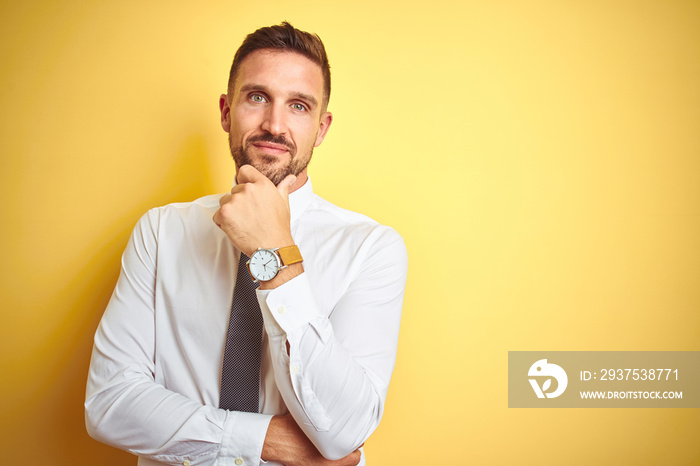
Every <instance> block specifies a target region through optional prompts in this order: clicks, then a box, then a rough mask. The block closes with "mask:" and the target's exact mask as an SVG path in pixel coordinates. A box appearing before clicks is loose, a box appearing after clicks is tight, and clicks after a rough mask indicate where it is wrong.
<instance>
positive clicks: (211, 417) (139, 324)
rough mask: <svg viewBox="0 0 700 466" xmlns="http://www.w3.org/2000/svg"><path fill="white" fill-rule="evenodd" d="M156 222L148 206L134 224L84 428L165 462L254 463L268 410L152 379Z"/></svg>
mask: <svg viewBox="0 0 700 466" xmlns="http://www.w3.org/2000/svg"><path fill="white" fill-rule="evenodd" d="M157 222H158V216H157V213H155V212H154V211H151V212H149V213H148V214H146V215H144V216H143V217H142V218H141V219H140V220H139V222H138V224H137V225H136V228H135V229H134V231H133V233H132V235H131V238H130V239H129V243H128V245H127V247H126V250H125V252H124V255H123V257H122V269H121V273H120V276H119V279H118V281H117V285H116V288H115V290H114V293H113V295H112V298H111V299H110V302H109V305H108V306H107V309H106V311H105V313H104V315H103V317H102V320H101V321H100V325H99V327H98V329H97V332H96V334H95V342H94V346H93V352H92V359H91V362H90V369H89V375H88V382H87V390H86V401H85V419H86V427H87V430H88V433H89V434H90V435H91V436H92V437H93V438H95V439H96V440H99V441H101V442H103V443H106V444H108V445H111V446H114V447H117V448H120V449H123V450H126V451H128V452H130V453H133V454H136V455H138V456H143V457H147V458H150V459H153V460H155V461H158V462H162V463H164V464H172V465H176V464H177V465H182V464H190V465H192V466H194V465H213V464H220V465H223V464H226V465H228V464H231V465H233V464H248V465H250V464H254V465H258V464H260V461H261V460H260V454H261V451H262V445H263V441H264V439H265V435H266V432H267V427H268V425H269V422H270V419H271V416H269V415H264V414H253V413H241V412H229V411H226V410H223V409H219V408H218V407H214V406H209V405H205V404H202V403H200V402H198V401H195V400H192V399H189V398H187V397H185V396H183V395H181V394H179V393H176V392H174V391H171V390H168V389H166V388H165V387H164V386H162V385H160V384H158V383H156V382H155V363H154V361H155V317H154V316H155V312H154V307H155V306H154V296H155V290H154V288H155V281H156V280H155V277H156V251H157V243H158V240H157V231H158V229H157ZM239 460H242V461H243V463H240V461H239Z"/></svg>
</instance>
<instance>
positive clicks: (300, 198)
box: [289, 177, 314, 223]
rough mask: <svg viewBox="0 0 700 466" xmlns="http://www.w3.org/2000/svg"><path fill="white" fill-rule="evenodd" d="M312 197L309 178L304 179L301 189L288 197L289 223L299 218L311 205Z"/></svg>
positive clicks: (312, 191) (312, 189)
mask: <svg viewBox="0 0 700 466" xmlns="http://www.w3.org/2000/svg"><path fill="white" fill-rule="evenodd" d="M313 197H314V188H313V186H312V185H311V177H308V178H307V179H306V183H304V184H303V185H302V186H301V188H299V189H297V190H296V191H294V192H293V193H291V194H290V195H289V212H290V215H291V219H290V220H291V223H294V222H296V220H297V219H298V218H299V217H301V214H303V213H304V211H305V210H306V208H307V207H309V205H310V204H311V200H312V199H313Z"/></svg>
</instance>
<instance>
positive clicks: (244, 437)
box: [217, 411, 272, 466]
mask: <svg viewBox="0 0 700 466" xmlns="http://www.w3.org/2000/svg"><path fill="white" fill-rule="evenodd" d="M271 419H272V415H270V414H258V413H244V412H241V411H228V412H227V416H226V423H225V425H224V438H223V439H222V441H221V448H220V449H219V458H218V460H217V464H219V465H221V466H242V465H245V466H257V465H259V464H260V462H261V459H260V455H262V448H263V443H265V436H266V435H267V428H268V426H269V425H270V420H271Z"/></svg>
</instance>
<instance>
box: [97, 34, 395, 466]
mask: <svg viewBox="0 0 700 466" xmlns="http://www.w3.org/2000/svg"><path fill="white" fill-rule="evenodd" d="M329 97H330V69H329V65H328V59H327V57H326V53H325V49H324V47H323V43H322V42H321V40H320V39H319V38H318V36H315V35H311V34H309V33H306V32H302V31H299V30H297V29H295V28H293V27H292V26H291V25H290V24H288V23H283V24H281V25H279V26H272V27H268V28H262V29H259V30H257V31H256V32H254V33H253V34H250V35H249V36H248V37H247V38H246V39H245V41H244V42H243V44H242V45H241V47H240V48H239V50H238V51H237V53H236V56H235V58H234V62H233V65H232V67H231V74H230V78H229V85H228V90H227V94H224V95H222V96H221V98H220V102H219V105H220V110H221V124H222V126H223V128H224V130H225V131H226V132H227V133H228V137H229V145H230V147H231V153H232V155H233V158H234V161H235V165H236V183H235V185H234V186H233V189H232V190H231V192H230V193H228V194H226V195H224V196H221V195H215V196H207V197H204V198H201V199H199V200H197V201H194V202H191V203H179V204H171V205H168V206H165V207H161V208H157V209H152V210H151V211H149V212H148V213H147V214H146V215H144V216H143V217H142V218H141V219H140V220H139V222H138V224H137V225H136V228H135V229H134V232H133V234H132V236H131V238H130V240H129V244H128V246H127V248H126V250H125V252H124V256H123V260H122V271H121V274H120V277H119V280H118V282H117V285H116V288H115V291H114V294H113V296H112V299H111V300H110V303H109V305H108V307H107V310H106V311H105V314H104V316H103V318H102V321H101V322H100V326H99V328H98V330H97V333H96V335H95V345H94V349H93V355H92V361H91V365H90V373H89V377H88V386H87V395H86V402H85V408H86V424H87V427H88V432H89V433H90V435H91V436H93V437H94V438H96V439H98V440H100V441H102V442H105V443H107V444H110V445H113V446H116V447H118V448H122V449H125V450H127V451H130V452H132V453H134V454H136V455H138V456H139V465H154V464H163V463H164V464H173V465H175V464H181V465H229V464H235V465H243V464H246V465H258V464H260V463H261V462H263V461H267V462H268V464H286V465H305V466H306V465H346V464H347V465H354V464H364V453H363V452H362V449H361V446H362V445H363V443H364V442H365V440H366V439H367V438H368V437H369V436H370V434H371V433H372V432H373V431H374V429H375V428H376V427H377V425H378V423H379V420H380V419H381V415H382V412H383V407H384V401H385V398H386V393H387V389H388V384H389V379H390V377H391V373H392V371H393V366H394V362H395V357H396V346H397V342H398V329H399V320H400V314H401V306H402V301H403V292H404V287H405V280H406V269H407V262H406V252H405V246H404V244H403V240H402V239H401V237H400V236H399V235H398V234H397V233H396V232H395V231H394V230H392V229H391V228H388V227H385V226H382V225H379V224H377V223H376V222H374V221H372V220H371V219H369V218H367V217H365V216H362V215H359V214H355V213H352V212H349V211H346V210H343V209H340V208H338V207H335V206H333V205H332V204H330V203H328V202H326V201H324V200H323V199H321V198H319V197H318V196H316V195H315V194H314V193H313V189H312V186H311V181H310V179H309V178H308V174H307V165H308V163H309V160H310V159H311V154H312V152H313V148H314V147H316V146H318V145H320V144H321V142H322V141H323V139H324V137H325V136H326V134H327V132H328V129H329V127H330V125H331V122H332V115H331V113H329V112H328V111H327V105H328V99H329ZM212 219H213V221H212ZM277 248H279V249H277ZM248 258H250V259H248ZM246 264H247V270H246ZM251 276H253V277H255V278H256V279H257V280H258V281H259V282H260V286H259V288H258V289H257V290H254V289H253V288H252V286H253V283H254V282H253V280H252V278H251ZM245 290H248V291H245ZM245 293H248V295H247V296H248V298H246V297H245V296H246V294H245ZM256 320H257V321H259V322H260V324H259V325H260V327H256V326H255V325H256V324H255V322H256ZM263 327H264V330H263ZM251 339H252V340H251ZM256 339H257V340H256ZM248 343H250V345H249V346H245V347H243V346H237V345H241V344H248ZM243 348H246V349H243ZM248 348H249V349H248ZM251 387H252V388H251ZM244 405H245V406H251V407H250V408H247V407H239V406H244Z"/></svg>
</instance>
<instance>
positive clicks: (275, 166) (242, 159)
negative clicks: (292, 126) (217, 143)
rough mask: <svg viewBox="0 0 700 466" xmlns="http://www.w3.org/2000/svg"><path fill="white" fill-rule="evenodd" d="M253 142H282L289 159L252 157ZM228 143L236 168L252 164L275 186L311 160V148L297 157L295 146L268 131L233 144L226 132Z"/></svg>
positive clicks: (302, 168) (298, 171) (304, 166)
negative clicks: (242, 142) (238, 143)
mask: <svg viewBox="0 0 700 466" xmlns="http://www.w3.org/2000/svg"><path fill="white" fill-rule="evenodd" d="M254 142H271V143H273V144H282V145H284V146H286V147H287V149H288V150H289V161H287V162H283V161H281V160H280V159H279V158H277V157H272V156H269V155H262V156H259V157H255V158H254V157H252V156H251V154H250V151H251V148H252V147H253V143H254ZM228 145H229V148H230V149H231V156H232V157H233V161H234V162H235V164H236V169H239V168H241V167H242V166H243V165H252V166H253V167H255V169H256V170H258V171H259V172H260V173H262V174H263V175H265V176H266V177H267V178H268V179H269V180H270V181H272V184H274V185H275V186H277V185H278V184H280V183H281V182H282V180H283V179H285V178H286V177H287V176H289V175H294V176H297V175H299V173H301V171H302V170H304V169H305V168H306V167H307V166H308V165H309V162H310V161H311V155H312V154H313V151H314V150H313V148H311V150H309V153H308V155H307V156H306V157H301V158H297V157H296V155H297V148H296V146H295V145H294V144H293V143H292V142H290V141H287V140H286V139H285V138H284V136H273V135H272V134H270V133H264V134H261V135H259V136H251V137H250V139H248V140H247V141H246V142H245V146H243V144H241V145H238V146H234V144H233V140H232V137H231V133H229V134H228Z"/></svg>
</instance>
